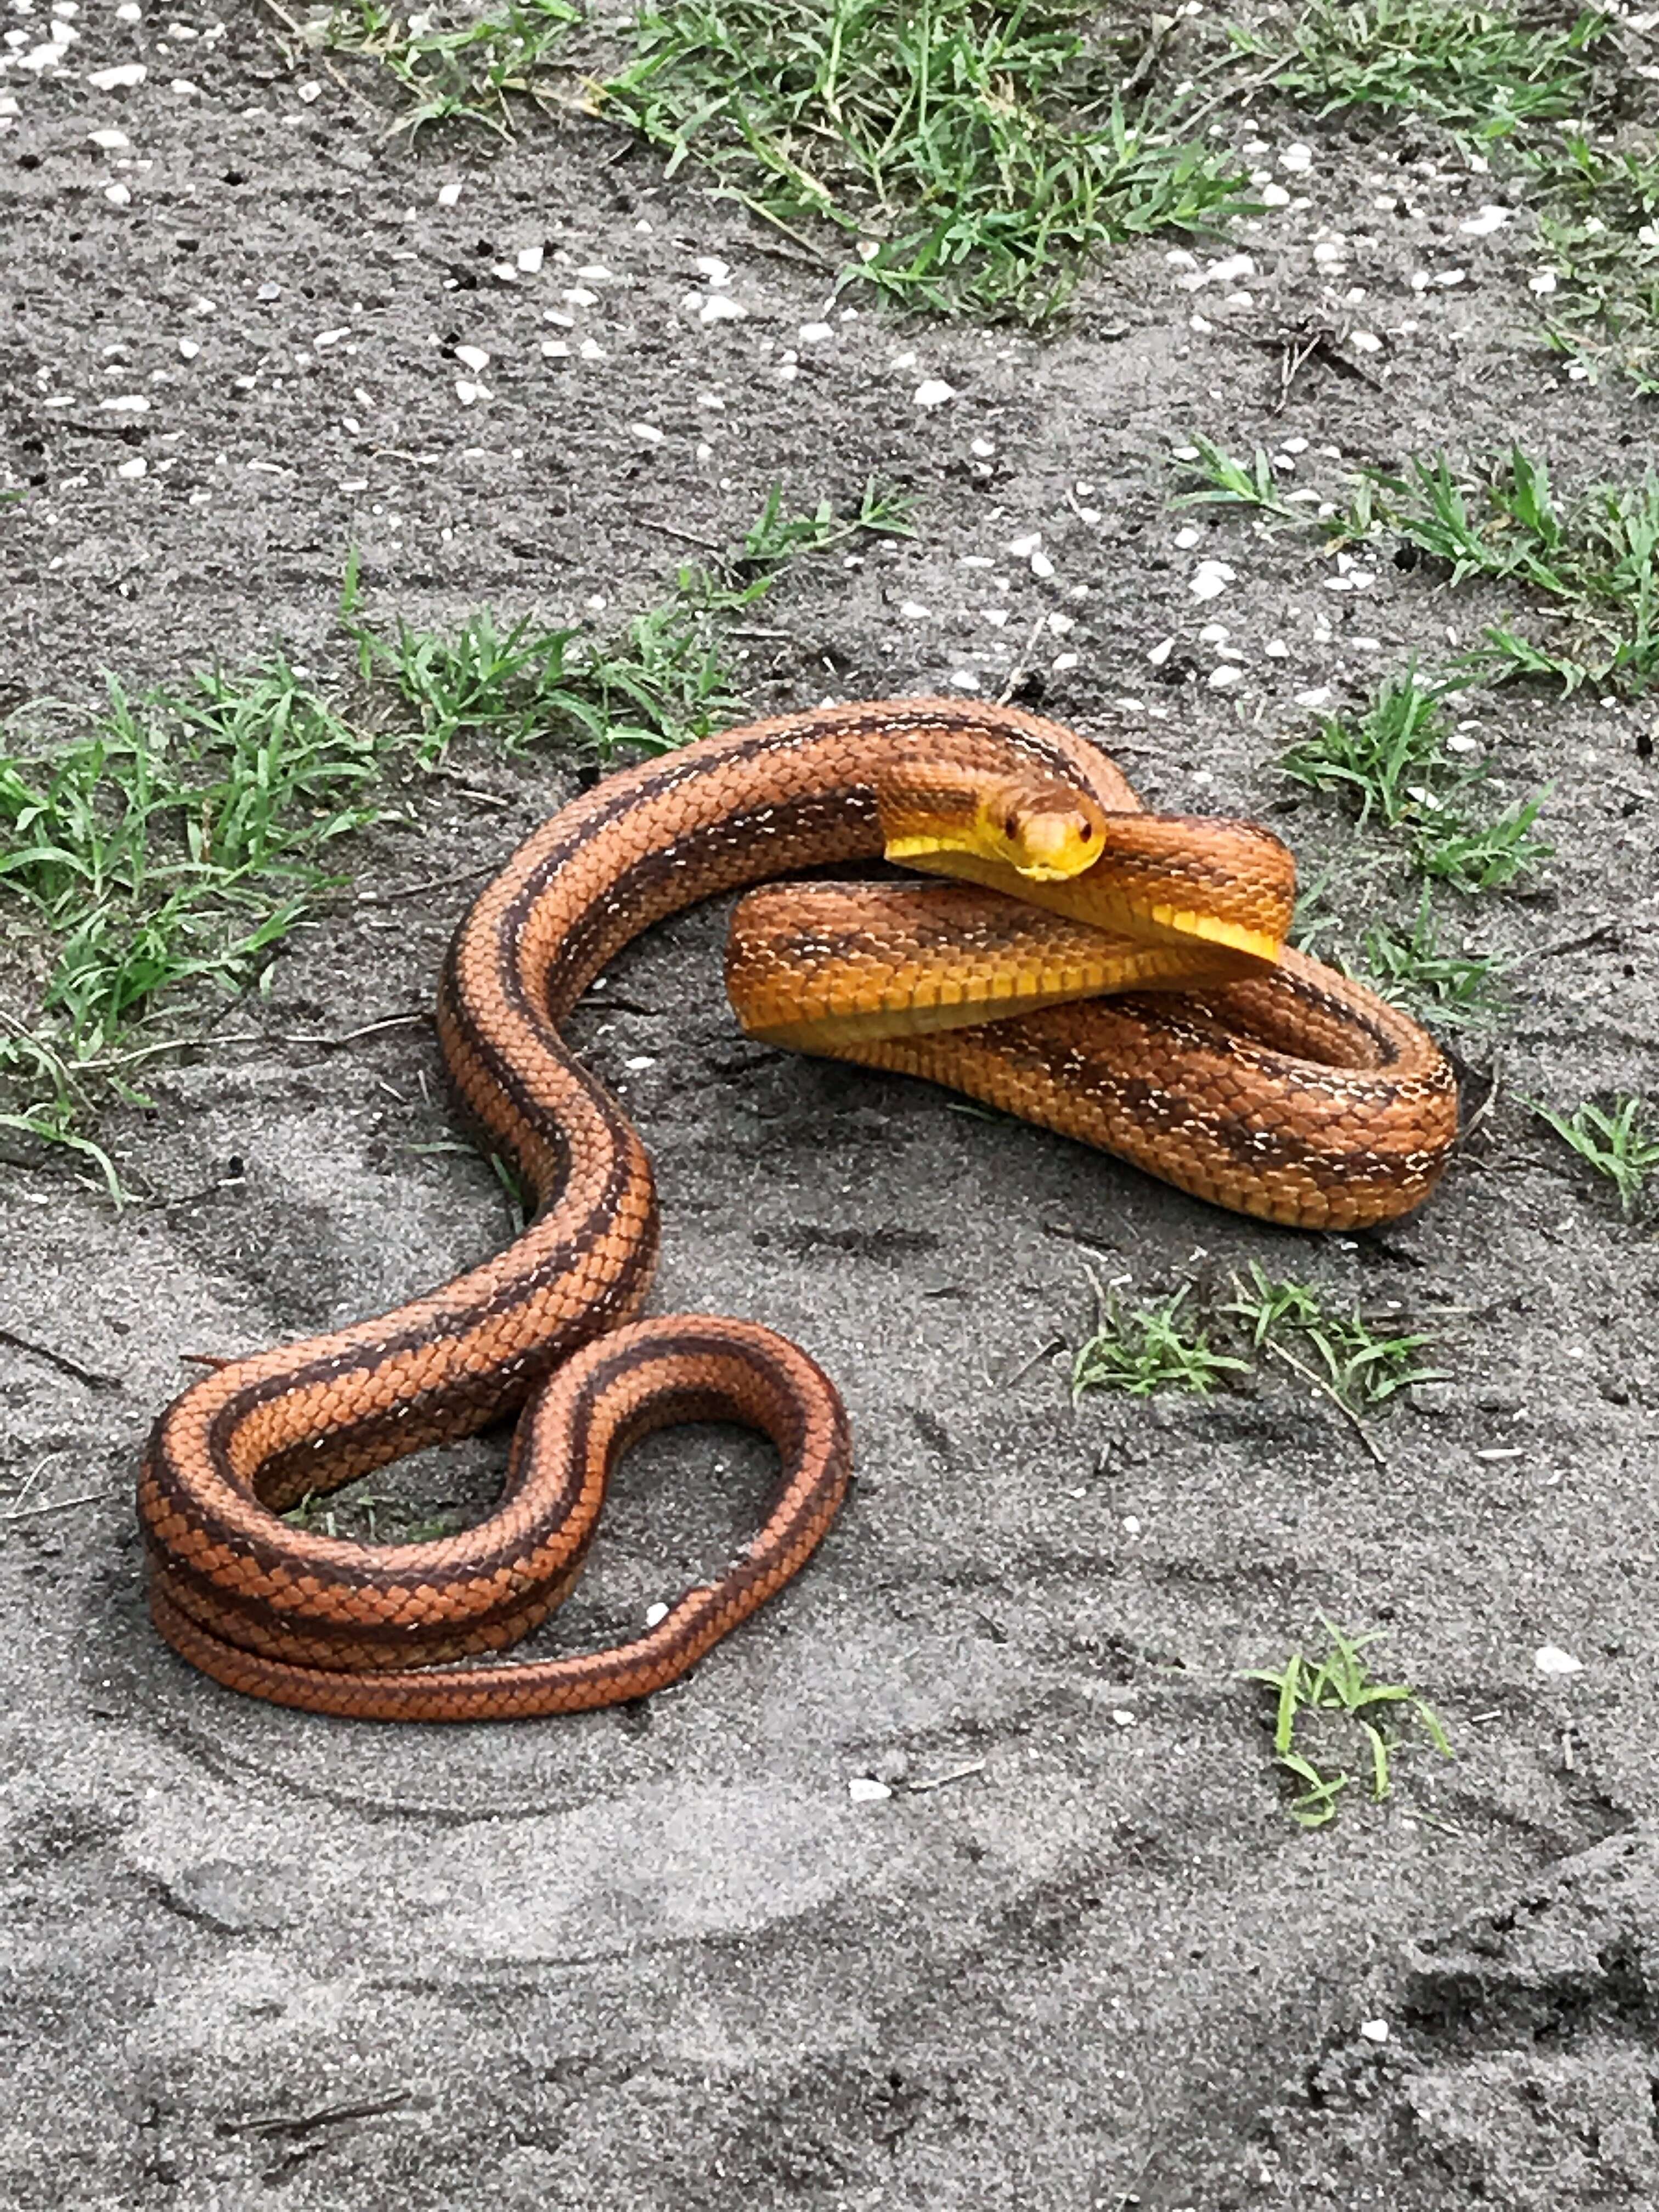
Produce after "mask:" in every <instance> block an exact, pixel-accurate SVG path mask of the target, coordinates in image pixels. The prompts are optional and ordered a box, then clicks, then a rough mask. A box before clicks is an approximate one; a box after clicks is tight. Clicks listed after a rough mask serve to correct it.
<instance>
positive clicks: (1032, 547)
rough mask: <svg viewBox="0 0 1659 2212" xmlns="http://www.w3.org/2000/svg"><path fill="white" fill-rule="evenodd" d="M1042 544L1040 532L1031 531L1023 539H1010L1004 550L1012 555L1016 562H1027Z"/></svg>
mask: <svg viewBox="0 0 1659 2212" xmlns="http://www.w3.org/2000/svg"><path fill="white" fill-rule="evenodd" d="M1041 544H1042V532H1041V531H1040V530H1033V531H1032V532H1030V534H1029V535H1028V536H1026V537H1024V538H1010V539H1009V540H1008V543H1007V545H1006V547H1005V548H1004V550H1005V551H1006V552H1009V553H1012V555H1013V556H1014V558H1015V560H1016V561H1029V560H1030V557H1031V556H1032V554H1033V553H1035V552H1036V550H1037V547H1038V546H1039V545H1041Z"/></svg>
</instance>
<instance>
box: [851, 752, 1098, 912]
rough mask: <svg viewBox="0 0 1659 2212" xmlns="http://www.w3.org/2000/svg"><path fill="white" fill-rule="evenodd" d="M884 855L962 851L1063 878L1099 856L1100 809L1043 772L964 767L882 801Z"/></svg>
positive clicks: (1049, 879) (1045, 880) (1035, 877)
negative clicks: (1012, 773)
mask: <svg viewBox="0 0 1659 2212" xmlns="http://www.w3.org/2000/svg"><path fill="white" fill-rule="evenodd" d="M881 818H882V831H883V842H884V851H885V853H886V856H887V858H888V859H889V860H917V859H919V858H921V857H922V856H923V855H926V854H935V853H939V854H950V853H962V854H969V855H971V856H972V857H973V858H974V859H975V860H994V861H998V862H1000V864H1001V865H1002V866H1005V867H1011V868H1013V869H1014V870H1016V871H1017V872H1018V873H1019V874H1020V875H1022V876H1024V877H1025V878H1027V880H1028V881H1030V882H1032V883H1039V884H1052V883H1064V882H1066V881H1067V880H1068V879H1069V878H1071V877H1073V876H1079V875H1081V874H1082V872H1083V871H1084V870H1085V868H1087V867H1089V866H1091V865H1092V864H1093V863H1094V861H1095V860H1097V859H1098V858H1099V855H1100V852H1101V848H1102V845H1103V842H1104V831H1105V816H1104V815H1103V813H1102V811H1101V810H1100V809H1099V808H1098V807H1097V805H1095V803H1094V801H1093V800H1092V799H1090V798H1089V797H1088V796H1087V795H1086V793H1082V792H1079V791H1072V790H1068V789H1066V787H1065V786H1063V785H1061V784H1059V783H1055V782H1051V781H1048V779H1046V778H1042V777H1036V776H1033V777H1029V778H1024V777H1007V776H1000V777H989V776H986V775H975V774H972V773H971V772H968V773H964V772H963V771H962V770H961V769H958V770H957V772H956V774H955V775H951V776H948V777H946V776H941V777H940V778H939V781H937V782H936V783H932V784H931V785H930V784H929V783H927V782H920V783H918V782H912V783H911V784H910V786H909V787H908V788H907V789H905V790H904V791H903V792H902V793H893V794H892V795H891V797H889V796H888V795H887V794H884V797H883V804H882V817H881Z"/></svg>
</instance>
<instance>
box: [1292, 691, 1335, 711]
mask: <svg viewBox="0 0 1659 2212" xmlns="http://www.w3.org/2000/svg"><path fill="white" fill-rule="evenodd" d="M1334 696H1335V694H1334V692H1331V691H1328V690H1323V689H1322V690H1317V691H1298V692H1297V695H1296V703H1297V706H1298V707H1328V706H1329V705H1330V703H1331V701H1332V699H1333V698H1334Z"/></svg>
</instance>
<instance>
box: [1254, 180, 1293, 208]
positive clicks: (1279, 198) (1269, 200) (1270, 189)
mask: <svg viewBox="0 0 1659 2212" xmlns="http://www.w3.org/2000/svg"><path fill="white" fill-rule="evenodd" d="M1261 204H1262V206H1263V207H1270V208H1281V207H1289V205H1290V204H1291V196H1290V194H1289V193H1288V192H1287V191H1285V187H1284V185H1263V186H1262V187H1261Z"/></svg>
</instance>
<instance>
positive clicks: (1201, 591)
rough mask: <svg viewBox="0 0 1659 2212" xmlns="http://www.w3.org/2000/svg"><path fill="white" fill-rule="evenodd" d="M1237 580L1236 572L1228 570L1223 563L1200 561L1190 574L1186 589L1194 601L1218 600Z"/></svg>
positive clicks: (1235, 570) (1234, 569)
mask: <svg viewBox="0 0 1659 2212" xmlns="http://www.w3.org/2000/svg"><path fill="white" fill-rule="evenodd" d="M1237 580H1238V571H1237V569H1236V568H1229V567H1228V565H1227V563H1226V562H1225V561H1200V562H1199V564H1198V566H1197V568H1194V571H1193V573H1192V576H1191V579H1190V580H1189V581H1188V590H1189V591H1190V592H1191V593H1192V595H1193V597H1194V599H1219V598H1220V597H1221V594H1222V593H1223V592H1225V590H1226V588H1227V586H1228V585H1229V584H1234V583H1237Z"/></svg>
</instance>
